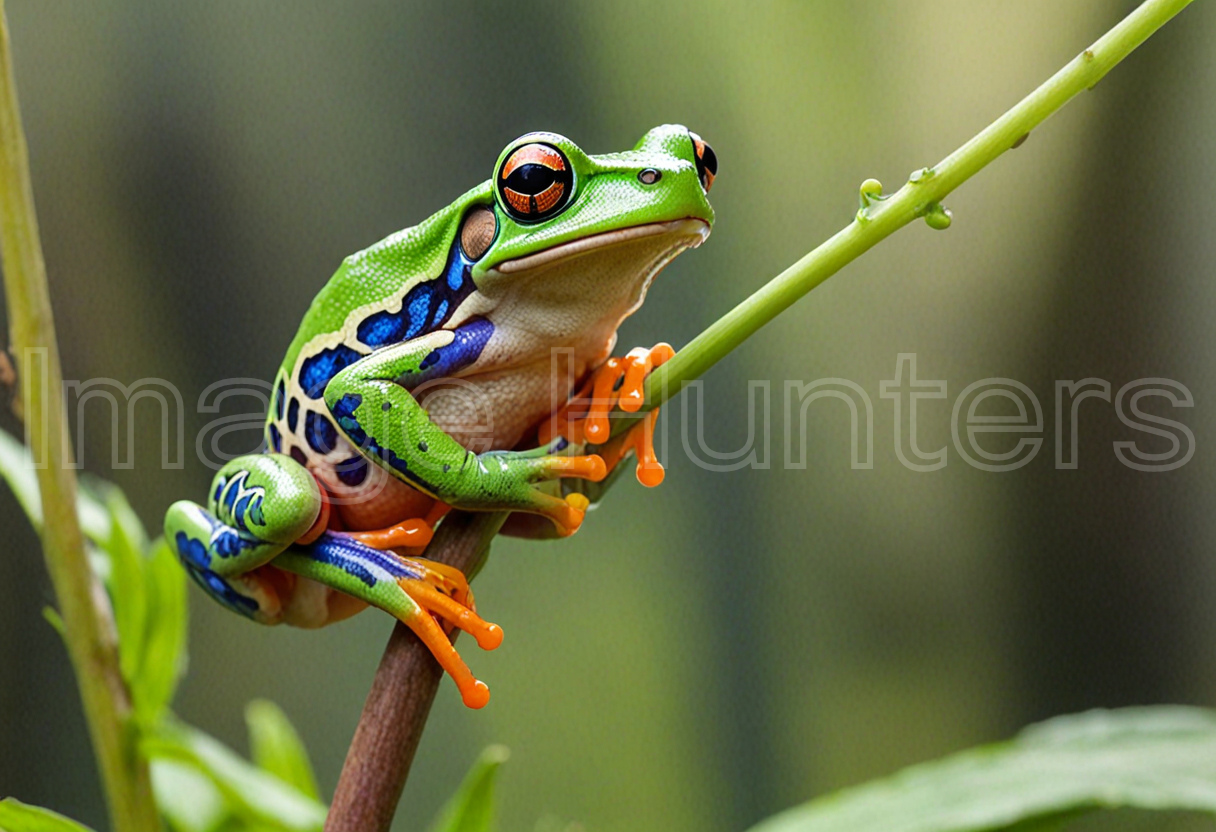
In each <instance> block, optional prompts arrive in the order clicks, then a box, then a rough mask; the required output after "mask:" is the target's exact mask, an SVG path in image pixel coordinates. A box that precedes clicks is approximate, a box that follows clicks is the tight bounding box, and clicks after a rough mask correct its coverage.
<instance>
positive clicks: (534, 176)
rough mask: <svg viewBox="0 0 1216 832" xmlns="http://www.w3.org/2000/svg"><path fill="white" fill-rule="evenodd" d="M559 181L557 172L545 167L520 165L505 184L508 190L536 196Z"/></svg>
mask: <svg viewBox="0 0 1216 832" xmlns="http://www.w3.org/2000/svg"><path fill="white" fill-rule="evenodd" d="M556 179H557V171H555V170H553V168H549V167H545V166H544V165H531V164H530V165H520V166H519V167H517V168H516V169H515V170H513V171H511V175H510V176H508V177H507V181H506V182H505V183H504V184H505V185H506V186H507V187H508V188H510V189H511V190H513V191H515V192H516V193H518V194H524V195H525V196H536V195H537V194H539V193H541V192H543V191H544V190H545V188H547V187H549V186H550V185H552V184H553V182H554V181H555V180H556Z"/></svg>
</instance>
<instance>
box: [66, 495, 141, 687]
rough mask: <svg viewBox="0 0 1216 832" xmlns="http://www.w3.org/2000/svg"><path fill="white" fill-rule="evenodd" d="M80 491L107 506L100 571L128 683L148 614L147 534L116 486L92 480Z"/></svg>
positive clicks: (134, 672)
mask: <svg viewBox="0 0 1216 832" xmlns="http://www.w3.org/2000/svg"><path fill="white" fill-rule="evenodd" d="M81 494H86V495H92V496H94V497H95V499H97V500H98V501H99V502H100V504H101V505H103V506H104V507H105V509H106V513H107V515H108V517H109V520H110V522H109V524H108V525H109V535H108V536H107V537H106V539H104V540H99V541H96V542H97V545H98V546H100V547H101V549H102V551H103V552H104V553H105V555H106V558H107V560H108V561H109V570H108V572H107V573H105V574H104V575H103V578H104V579H105V583H106V589H107V590H109V593H110V603H111V606H112V607H113V609H114V623H115V625H116V626H117V628H118V658H119V663H120V666H121V669H122V677H123V679H124V680H126V682H127V684H128V685H131V683H132V681H133V680H134V679H135V678H136V676H137V675H138V672H139V666H140V663H141V661H142V658H143V654H144V635H145V633H146V624H147V615H148V593H147V586H146V584H145V581H144V549H145V548H146V546H147V537H146V536H145V534H144V529H143V526H142V525H141V524H140V522H139V518H138V517H136V516H135V512H134V511H132V509H131V506H130V504H129V503H128V502H127V498H126V496H125V495H124V494H123V493H122V491H121V490H120V489H119V488H117V487H116V486H113V485H110V484H109V483H106V482H101V481H98V480H92V481H90V482H89V484H88V487H87V488H82V489H81Z"/></svg>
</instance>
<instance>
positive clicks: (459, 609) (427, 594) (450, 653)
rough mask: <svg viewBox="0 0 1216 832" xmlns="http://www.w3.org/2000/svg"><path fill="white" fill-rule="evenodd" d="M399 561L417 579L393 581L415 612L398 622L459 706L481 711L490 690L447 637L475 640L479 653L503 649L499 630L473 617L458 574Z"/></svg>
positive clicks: (423, 562) (420, 561) (467, 593)
mask: <svg viewBox="0 0 1216 832" xmlns="http://www.w3.org/2000/svg"><path fill="white" fill-rule="evenodd" d="M401 561H402V563H404V564H405V565H406V566H407V567H409V568H410V569H411V571H416V572H417V574H418V577H408V578H399V579H398V580H397V585H398V586H399V587H400V588H401V590H402V591H403V592H404V593H405V594H406V595H408V596H409V597H410V600H412V601H413V602H414V604H415V605H417V612H416V613H414V614H412V615H408V614H407V615H405V616H403V617H402V618H401V620H402V621H403V622H404V623H405V625H406V626H407V627H409V628H410V629H411V630H413V631H414V634H415V635H417V636H418V638H419V639H421V640H422V643H423V644H425V645H426V646H427V648H428V649H430V651H431V654H432V655H433V656H434V657H435V660H436V661H438V662H439V665H440V667H442V668H443V669H444V670H446V671H447V672H448V675H450V676H451V677H452V681H454V682H455V683H456V688H457V690H459V691H460V698H461V699H463V700H464V704H466V705H468V706H469V707H470V708H483V707H485V705H486V703H487V702H489V701H490V689H489V688H488V687H486V684H485V683H484V682H481V681H479V680H477V679H475V678H474V677H473V674H472V673H471V672H470V671H469V667H468V665H466V664H465V663H464V660H463V659H461V658H460V654H459V653H457V652H456V648H455V647H454V646H453V645H452V641H451V635H452V631H453V630H454V629H456V628H459V629H461V630H464V631H465V632H466V633H468V634H469V635H471V636H472V637H473V638H475V639H477V646H478V647H480V648H481V649H483V650H493V649H494V648H496V647H498V645H500V644H502V628H501V627H499V626H498V625H497V624H491V623H489V622H488V621H485V620H484V619H482V618H481V616H479V615H478V614H477V611H476V607H475V605H474V603H473V593H472V591H471V590H470V589H469V583H468V581H467V580H465V577H464V575H463V574H462V573H461V572H460V570H458V569H453V568H452V567H450V566H445V565H443V564H441V563H435V562H434V561H429V560H423V559H421V558H401ZM436 619H439V620H441V621H442V622H443V624H442V625H440V623H439V622H438V621H436Z"/></svg>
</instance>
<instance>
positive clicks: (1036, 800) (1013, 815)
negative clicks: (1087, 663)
mask: <svg viewBox="0 0 1216 832" xmlns="http://www.w3.org/2000/svg"><path fill="white" fill-rule="evenodd" d="M1124 807H1126V808H1136V809H1148V810H1165V809H1181V810H1193V811H1200V812H1209V813H1216V713H1213V712H1211V711H1206V710H1202V709H1199V708H1186V707H1176V706H1163V707H1156V708H1126V709H1123V710H1118V711H1091V712H1089V713H1084V714H1079V715H1077V716H1070V717H1060V718H1057V719H1053V720H1049V721H1048V722H1044V723H1041V724H1039V725H1034V726H1031V727H1030V728H1027V729H1026V730H1025V731H1023V732H1022V733H1021V734H1019V735H1018V736H1017V737H1016V738H1015V739H1014V740H1012V741H1010V742H1006V743H1001V744H998V745H993V746H988V747H983V748H977V749H973V750H970V751H964V752H961V753H959V754H955V755H952V756H950V757H946V758H945V759H942V760H938V761H936V762H932V763H925V764H923V765H919V766H914V767H913V768H910V769H906V770H904V771H902V772H900V773H898V774H896V775H894V776H893V777H889V778H886V779H884V780H878V781H875V782H873V783H869V784H866V785H863V786H859V787H857V788H852V789H847V790H845V791H843V792H840V793H838V794H835V795H830V796H828V797H824V798H820V799H818V800H814V801H812V802H811V803H808V804H806V805H805V806H801V807H798V808H795V809H791V810H789V811H787V812H783V813H781V814H779V815H776V816H775V817H773V818H770V819H769V820H767V821H764V822H762V823H761V824H759V825H758V826H756V827H753V832H978V830H997V829H1010V828H1011V827H1013V826H1014V825H1015V824H1018V823H1027V824H1028V823H1029V822H1030V821H1044V822H1045V821H1048V820H1051V819H1057V818H1060V817H1061V816H1063V815H1065V814H1066V813H1071V812H1080V811H1085V810H1090V809H1116V808H1124ZM1023 828H1029V827H1023Z"/></svg>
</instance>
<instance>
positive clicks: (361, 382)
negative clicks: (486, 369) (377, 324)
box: [325, 319, 606, 535]
mask: <svg viewBox="0 0 1216 832" xmlns="http://www.w3.org/2000/svg"><path fill="white" fill-rule="evenodd" d="M493 329H494V328H493V325H492V324H491V323H490V322H489V321H486V320H484V319H473V320H471V321H469V322H468V323H466V324H464V325H462V326H460V327H457V328H456V329H455V330H438V331H436V332H432V333H429V334H427V335H424V336H422V337H420V338H415V339H412V340H409V341H404V342H402V343H400V344H396V345H394V346H391V347H385V348H383V349H380V350H377V351H376V352H374V353H372V354H371V355H368V356H366V357H365V358H363V359H361V360H359V361H356V362H355V363H354V364H351V365H350V366H349V367H347V368H345V369H344V370H342V371H341V372H340V373H338V374H337V375H336V376H334V378H333V379H332V380H331V381H330V382H329V384H328V385H327V386H326V388H325V402H326V404H327V405H328V406H329V408H330V411H331V412H332V414H333V416H334V420H335V421H336V422H337V423H338V426H339V427H340V428H341V429H342V431H343V433H344V434H345V435H346V437H347V438H348V439H349V440H350V441H351V442H353V443H354V444H355V445H356V446H358V447H359V449H360V450H361V452H362V453H363V454H365V455H366V456H368V457H369V458H371V459H373V460H375V461H376V462H377V463H378V464H379V465H381V466H382V467H383V468H385V469H386V470H388V471H389V472H390V473H392V474H394V475H395V476H397V477H399V478H400V479H402V480H404V481H405V482H407V483H409V484H410V485H412V486H414V487H415V488H417V489H419V490H420V491H424V492H426V493H427V494H430V495H432V496H434V497H436V498H438V499H439V500H441V501H443V502H444V503H446V504H448V505H450V506H453V507H454V508H461V509H470V510H483V511H524V512H529V513H533V514H540V515H544V516H545V517H548V518H549V519H550V520H552V521H553V523H554V524H555V525H556V526H557V529H558V531H559V533H560V534H563V535H566V534H572V533H573V532H574V531H575V530H576V529H578V527H579V525H580V524H581V523H582V521H583V512H584V509H585V508H586V501H585V499H583V498H582V497H581V495H571V498H569V499H565V500H564V499H561V498H560V497H555V496H553V495H551V494H547V493H544V492H543V491H541V490H539V489H537V488H535V487H534V483H537V482H541V481H543V480H552V479H557V478H559V477H581V478H584V479H589V480H592V481H598V480H601V479H603V477H604V475H605V473H606V469H605V466H604V462H603V460H602V459H601V458H600V457H599V456H559V455H557V454H558V452H559V451H560V450H561V449H562V448H563V447H565V445H566V444H567V443H566V441H565V440H564V439H561V438H558V439H557V440H555V441H554V442H552V443H550V444H548V445H546V446H544V447H541V448H537V449H535V450H532V451H524V452H521V451H488V452H485V453H481V454H477V453H473V452H472V451H469V450H466V449H465V448H464V447H463V446H462V445H460V443H458V442H457V441H456V440H455V439H453V438H452V437H451V436H449V435H448V434H447V433H445V432H444V431H443V430H442V429H441V428H439V427H438V426H437V425H436V424H435V423H434V422H432V421H431V419H430V416H429V415H428V414H427V412H426V411H425V410H423V409H422V407H421V406H420V405H419V404H418V402H417V401H416V400H415V399H414V397H413V395H411V393H410V391H411V390H413V389H415V388H416V387H417V386H418V385H420V384H422V383H423V382H426V381H429V380H431V379H436V378H444V377H447V376H451V375H452V374H453V373H455V372H458V371H459V370H460V369H462V368H464V367H467V366H469V365H471V364H472V363H473V362H475V361H476V360H477V357H478V356H479V355H480V354H481V350H482V348H483V347H484V346H485V344H486V342H487V341H488V340H489V338H490V336H491V335H492V334H493Z"/></svg>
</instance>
